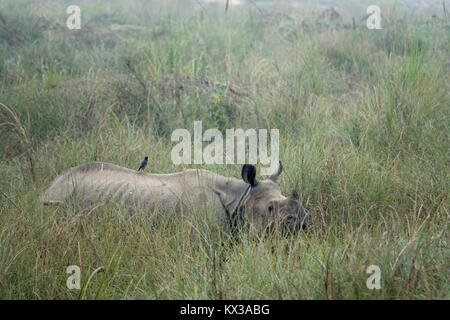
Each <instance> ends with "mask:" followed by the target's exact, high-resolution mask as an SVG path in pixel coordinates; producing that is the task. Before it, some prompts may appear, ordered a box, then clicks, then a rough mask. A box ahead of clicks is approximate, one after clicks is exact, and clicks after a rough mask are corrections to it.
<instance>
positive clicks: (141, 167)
mask: <svg viewBox="0 0 450 320" xmlns="http://www.w3.org/2000/svg"><path fill="white" fill-rule="evenodd" d="M147 163H148V157H145V159H144V161H142V163H141V165H140V166H139V169H137V171H138V172H139V171H141V170H144V169H145V167H146V166H147Z"/></svg>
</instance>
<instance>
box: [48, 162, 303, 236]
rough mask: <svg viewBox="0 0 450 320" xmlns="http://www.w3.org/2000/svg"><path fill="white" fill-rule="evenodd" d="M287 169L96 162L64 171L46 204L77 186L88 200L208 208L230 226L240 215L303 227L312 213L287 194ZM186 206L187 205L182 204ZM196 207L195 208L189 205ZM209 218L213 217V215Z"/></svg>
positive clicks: (259, 222) (259, 227)
mask: <svg viewBox="0 0 450 320" xmlns="http://www.w3.org/2000/svg"><path fill="white" fill-rule="evenodd" d="M282 170H283V166H282V165H281V161H280V164H279V167H278V170H277V171H276V172H275V173H273V174H272V175H271V176H270V177H269V178H268V179H265V180H261V181H258V180H256V168H255V167H254V166H253V165H249V164H245V165H244V166H243V167H242V172H241V175H242V179H236V178H233V177H224V176H221V175H219V174H216V173H214V172H211V171H208V170H202V169H189V170H185V171H182V172H176V173H169V174H147V173H139V174H138V173H137V172H136V171H135V170H131V169H128V168H124V167H120V166H117V165H114V164H111V163H103V162H92V163H86V164H83V165H80V166H78V167H74V168H71V169H69V170H67V171H66V172H64V173H62V174H61V175H59V176H58V177H56V178H55V180H54V181H53V182H52V183H51V185H50V186H49V188H48V189H47V190H46V191H45V192H44V193H43V194H42V195H41V201H42V202H44V203H46V204H49V203H51V204H59V203H63V202H64V201H65V200H66V198H67V197H69V196H70V195H71V194H73V193H75V192H76V195H77V197H78V199H80V200H81V201H82V202H83V201H84V202H86V203H101V202H102V201H105V200H115V201H118V202H120V203H122V204H127V205H131V207H133V205H134V204H139V205H140V206H143V207H145V208H149V209H155V208H157V209H158V210H159V211H164V212H167V213H168V214H169V213H174V212H180V211H182V212H183V213H184V214H187V212H189V213H190V214H196V213H198V212H200V211H201V210H198V209H199V208H205V205H207V208H210V209H212V210H207V215H208V218H213V219H215V221H216V222H217V223H218V224H219V225H220V226H221V227H223V228H224V229H225V230H229V231H231V230H232V229H233V227H234V225H235V222H236V221H241V222H242V223H244V224H245V225H247V226H248V227H250V228H252V229H255V230H256V231H263V230H265V229H266V228H267V227H270V226H279V227H281V228H283V229H288V230H298V229H303V228H305V226H306V225H307V224H308V214H307V213H306V211H305V210H304V208H303V207H302V205H301V203H300V201H299V199H298V195H297V193H296V192H293V194H292V196H290V197H285V196H284V195H283V194H282V193H281V189H280V187H279V186H278V184H277V183H276V181H277V179H278V177H279V176H280V174H281V172H282ZM182 208H183V210H181V209H182ZM185 209H191V210H185ZM208 221H209V220H208Z"/></svg>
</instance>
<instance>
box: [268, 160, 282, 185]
mask: <svg viewBox="0 0 450 320" xmlns="http://www.w3.org/2000/svg"><path fill="white" fill-rule="evenodd" d="M282 171H283V165H282V164H281V161H280V165H279V166H278V170H277V171H276V172H275V173H274V174H272V175H271V176H270V177H269V179H270V180H272V181H273V182H276V181H277V179H278V177H279V176H280V174H281V172H282Z"/></svg>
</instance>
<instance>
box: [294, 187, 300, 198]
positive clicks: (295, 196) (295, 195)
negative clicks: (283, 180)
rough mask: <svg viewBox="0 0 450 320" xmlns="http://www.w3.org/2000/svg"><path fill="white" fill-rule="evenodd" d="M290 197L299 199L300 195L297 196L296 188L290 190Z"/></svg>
mask: <svg viewBox="0 0 450 320" xmlns="http://www.w3.org/2000/svg"><path fill="white" fill-rule="evenodd" d="M292 198H294V199H297V200H298V199H299V198H300V197H299V196H298V193H297V190H295V189H294V190H292Z"/></svg>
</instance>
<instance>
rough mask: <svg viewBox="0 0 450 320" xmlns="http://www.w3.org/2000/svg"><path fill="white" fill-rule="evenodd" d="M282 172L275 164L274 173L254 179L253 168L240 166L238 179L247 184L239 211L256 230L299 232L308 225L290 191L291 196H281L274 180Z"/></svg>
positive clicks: (305, 213) (295, 197)
mask: <svg viewBox="0 0 450 320" xmlns="http://www.w3.org/2000/svg"><path fill="white" fill-rule="evenodd" d="M282 171H283V166H282V164H281V161H280V164H279V167H278V170H277V171H276V172H275V173H274V174H272V175H271V176H270V177H269V178H268V179H266V180H261V181H258V180H256V168H255V167H254V166H253V165H249V164H245V165H244V166H243V167H242V179H243V180H244V182H246V183H247V184H248V185H250V188H249V192H248V196H247V197H246V198H247V199H246V201H245V204H244V205H243V212H244V216H245V218H246V220H247V221H248V223H249V224H250V225H251V226H252V227H254V228H255V229H256V230H259V231H262V230H265V229H268V228H269V229H270V228H272V229H278V228H279V229H281V231H290V232H293V231H298V230H303V229H305V228H306V226H307V225H308V224H309V216H308V213H307V212H306V210H305V209H304V208H303V206H302V205H301V203H300V200H299V196H298V194H297V192H296V191H295V190H294V191H293V193H292V195H291V196H289V197H285V196H284V195H283V194H282V193H281V189H280V187H279V186H278V184H277V179H278V177H279V176H280V174H281V172H282Z"/></svg>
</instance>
